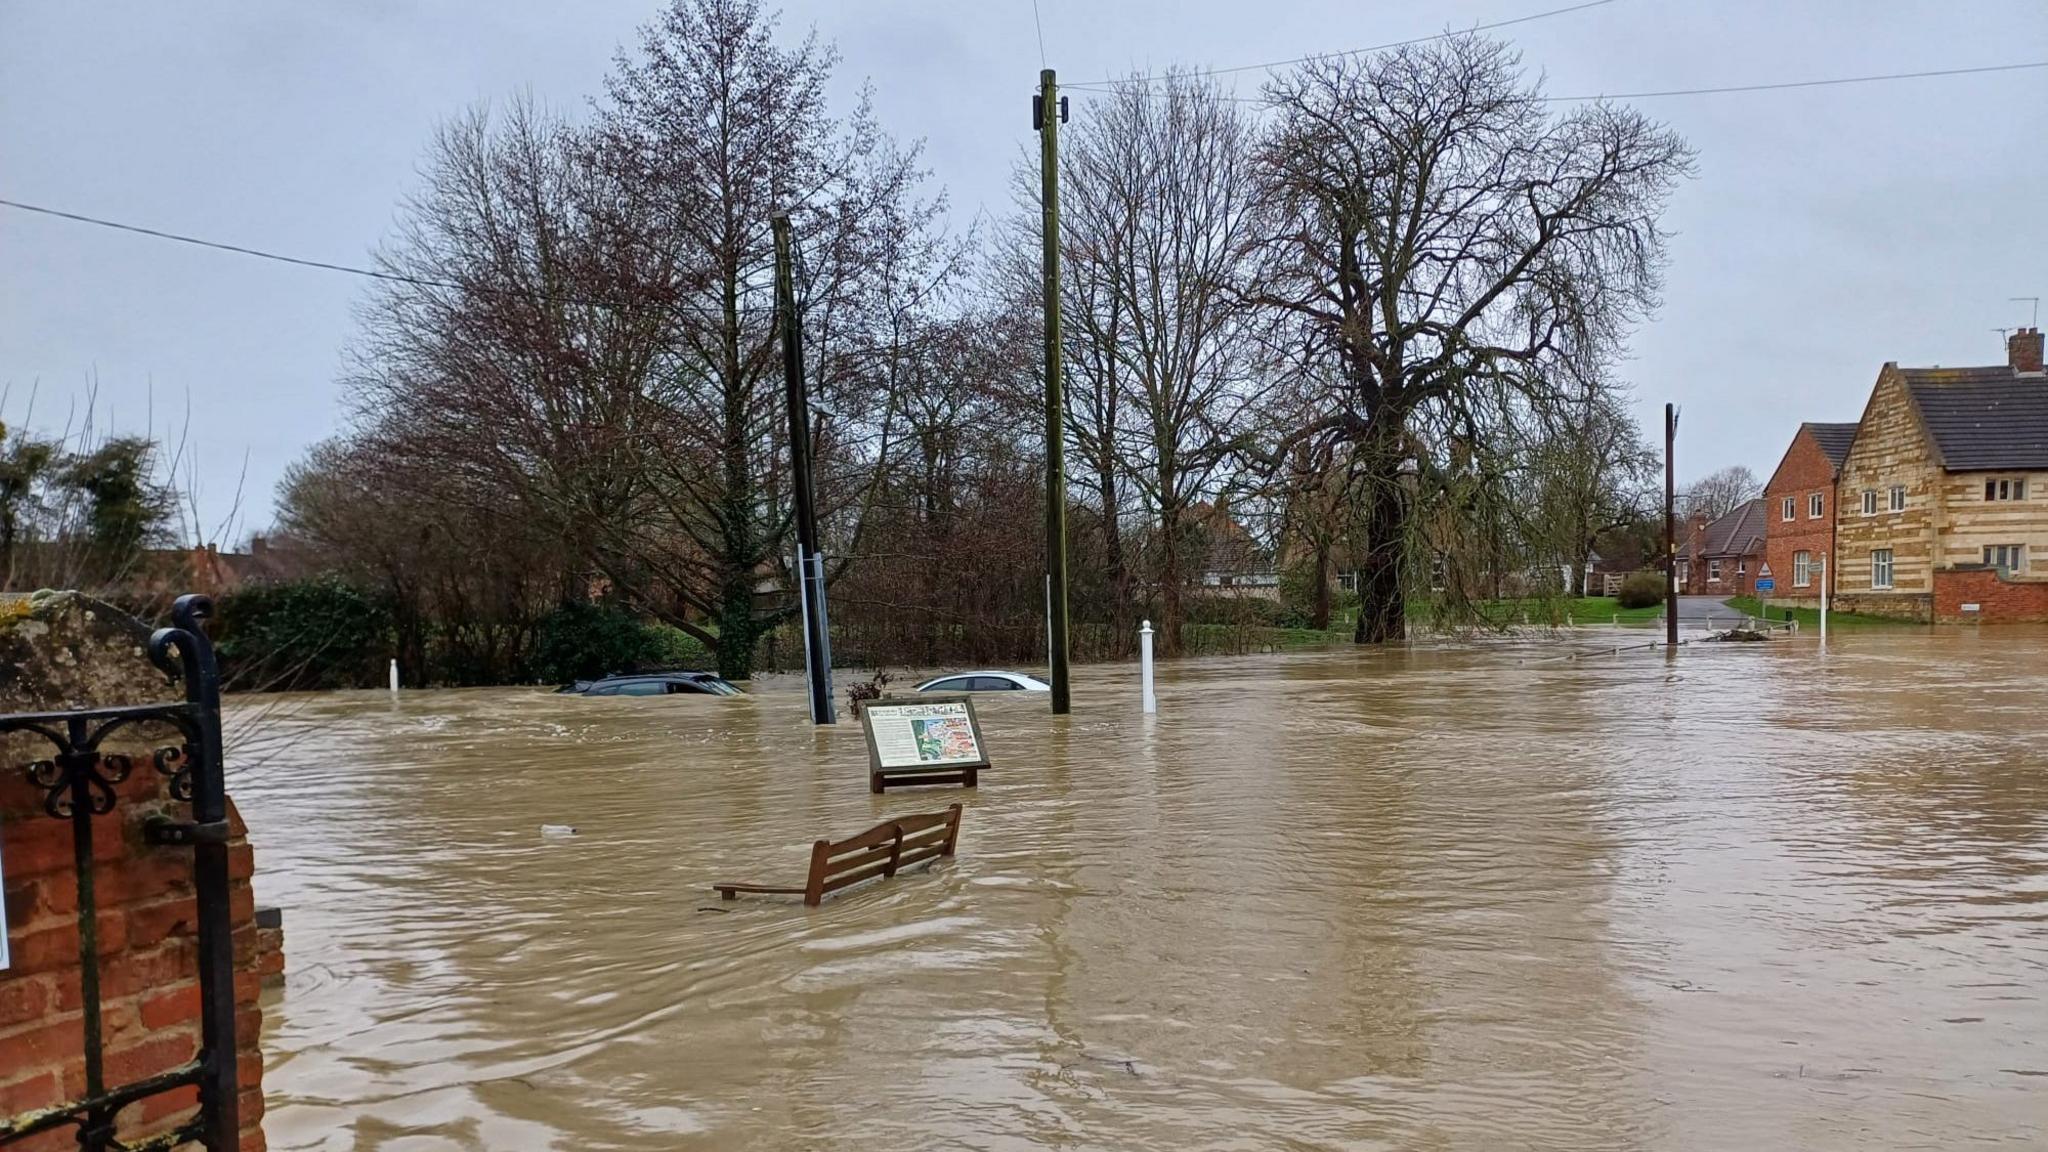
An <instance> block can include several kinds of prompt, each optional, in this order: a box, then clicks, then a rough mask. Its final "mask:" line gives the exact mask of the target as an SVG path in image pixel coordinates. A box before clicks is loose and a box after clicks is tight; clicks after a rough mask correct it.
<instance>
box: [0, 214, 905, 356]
mask: <svg viewBox="0 0 2048 1152" xmlns="http://www.w3.org/2000/svg"><path fill="white" fill-rule="evenodd" d="M0 207H5V208H13V209H16V210H18V211H22V212H33V213H36V214H37V215H41V216H54V217H56V218H58V219H60V220H71V221H74V222H76V223H79V224H90V225H93V226H94V227H96V228H112V229H114V230H116V231H119V232H132V233H135V234H136V235H138V236H151V237H154V238H156V239H158V240H170V241H174V242H176V243H179V244H191V245H194V246H196V247H200V248H211V249H213V250H215V251H217V252H232V253H234V254H235V255H237V256H254V257H256V258H257V259H259V260H274V261H276V262H278V263H280V264H293V265H296V266H298V267H300V268H318V269H320V270H321V271H323V272H345V273H347V274H348V275H350V276H363V277H367V278H369V279H371V280H384V281H388V282H390V283H393V284H411V285H413V286H415V287H420V288H446V289H449V290H451V291H456V292H475V293H479V294H482V295H486V296H506V297H513V298H517V299H522V300H535V301H539V302H541V303H548V304H574V305H577V306H579V307H584V308H602V309H605V310H607V311H611V312H665V311H669V309H667V308H664V307H663V306H661V305H658V304H634V303H628V302H624V301H619V300H605V299H600V298H598V297H592V296H573V295H562V294H551V293H546V292H534V291H531V290H528V289H525V288H498V287H494V286H492V285H489V284H464V283H461V282H458V281H454V280H440V279H436V278H434V277H431V276H411V275H408V274H406V273H403V272H390V271H386V270H384V269H380V268H363V267H360V266H358V265H354V264H336V263H333V262H332V261H328V260H309V259H307V258H305V257H303V256H287V255H285V254H284V253H282V252H270V251H266V250H264V249H262V248H251V247H248V246H247V245H244V244H229V243H226V242H225V241H221V240H208V239H206V238H205V237H202V236H188V235H185V234H184V233H182V232H166V231H164V230H163V229H161V228H145V227H143V226H142V225H140V224H127V223H123V222H122V221H119V220H108V219H106V218H104V217H101V216H88V215H86V214H85V213H83V212H66V211H64V210H63V209H61V208H48V207H44V206H43V205H41V204H26V203H23V202H22V201H20V200H8V199H4V198H0ZM920 342H922V338H921V339H920V340H913V341H909V342H907V343H906V344H905V347H908V346H910V345H913V344H917V343H920ZM898 350H899V349H895V348H892V347H890V346H886V345H874V346H869V347H863V348H848V349H841V350H839V351H840V354H842V355H847V356H866V355H871V354H873V353H876V352H894V351H898Z"/></svg>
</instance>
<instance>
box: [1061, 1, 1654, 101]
mask: <svg viewBox="0 0 2048 1152" xmlns="http://www.w3.org/2000/svg"><path fill="white" fill-rule="evenodd" d="M1612 3H1614V0H1587V2H1586V3H1583V4H1573V5H1571V6H1569V7H1566V8H1552V9H1550V10H1549V11H1547V12H1534V13H1531V14H1529V15H1527V16H1517V17H1515V18H1513V19H1512V20H1496V21H1494V22H1493V23H1491V24H1474V25H1473V26H1472V27H1470V28H1462V29H1458V30H1456V31H1451V32H1438V33H1436V34H1435V35H1432V36H1416V37H1413V38H1412V39H1408V40H1390V41H1388V42H1387V43H1385V44H1375V45H1373V46H1372V47H1370V48H1346V49H1343V50H1342V51H1338V52H1317V53H1314V54H1313V55H1309V56H1296V57H1294V58H1293V59H1291V60H1274V61H1272V62H1271V63H1267V64H1239V65H1236V66H1234V67H1230V68H1208V69H1203V70H1201V71H1198V72H1182V73H1179V75H1182V76H1229V75H1231V74H1233V73H1237V72H1264V71H1267V70H1269V69H1273V68H1291V67H1293V66H1294V65H1296V64H1307V63H1309V62H1311V61H1315V60H1335V59H1337V58H1339V57H1342V56H1364V55H1366V54H1368V53H1372V52H1384V51H1386V50H1387V49H1389V48H1406V47H1407V46H1409V45H1411V44H1428V43H1430V42H1432V41H1436V40H1449V39H1450V38H1452V37H1454V36H1467V35H1470V34H1472V33H1474V32H1491V31H1493V30H1494V29H1496V28H1507V27H1510V26H1512V25H1516V24H1527V23H1529V22H1530V21H1532V20H1547V19H1549V18H1550V17H1552V16H1563V15H1566V14H1568V13H1572V12H1583V11H1585V10H1586V9H1588V8H1599V7H1602V6H1604V5H1607V4H1612ZM1159 79H1163V77H1161V76H1157V75H1153V76H1124V77H1110V78H1108V79H1104V80H1089V81H1086V82H1084V83H1080V84H1068V85H1066V87H1069V88H1101V87H1103V86H1105V85H1112V84H1135V83H1148V82H1150V81H1153V80H1159Z"/></svg>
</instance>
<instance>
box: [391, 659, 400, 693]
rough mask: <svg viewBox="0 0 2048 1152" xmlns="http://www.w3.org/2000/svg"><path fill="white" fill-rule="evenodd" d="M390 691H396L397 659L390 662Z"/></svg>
mask: <svg viewBox="0 0 2048 1152" xmlns="http://www.w3.org/2000/svg"><path fill="white" fill-rule="evenodd" d="M391 691H392V692H394V693H395V692H397V691H398V661H397V660H393V661H392V662H391Z"/></svg>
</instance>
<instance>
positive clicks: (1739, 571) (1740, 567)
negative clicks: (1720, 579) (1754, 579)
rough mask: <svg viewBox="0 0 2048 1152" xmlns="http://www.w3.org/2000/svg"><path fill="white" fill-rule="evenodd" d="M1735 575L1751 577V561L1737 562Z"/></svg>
mask: <svg viewBox="0 0 2048 1152" xmlns="http://www.w3.org/2000/svg"><path fill="white" fill-rule="evenodd" d="M1735 574H1736V575H1737V576H1747V575H1749V561H1747V560H1737V561H1736V562H1735Z"/></svg>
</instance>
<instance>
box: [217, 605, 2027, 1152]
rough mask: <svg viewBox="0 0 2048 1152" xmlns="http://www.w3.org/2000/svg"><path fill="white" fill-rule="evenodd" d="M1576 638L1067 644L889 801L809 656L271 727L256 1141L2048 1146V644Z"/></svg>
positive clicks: (1903, 638)
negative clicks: (843, 871)
mask: <svg viewBox="0 0 2048 1152" xmlns="http://www.w3.org/2000/svg"><path fill="white" fill-rule="evenodd" d="M1602 642H1604V641H1603V640H1602V639H1600V638H1592V639H1588V638H1586V637H1584V636H1581V637H1579V638H1577V639H1576V640H1574V641H1559V640H1555V639H1544V640H1542V641H1529V642H1501V643H1490V644H1484V645H1477V646H1443V647H1428V646H1425V647H1418V648H1414V649H1410V650H1407V651H1402V652H1394V653H1378V652H1375V653H1359V652H1354V651H1350V650H1345V651H1337V652H1330V653H1322V654H1310V655H1299V656H1287V657H1268V658H1247V659H1241V660H1226V661H1209V662H1199V663H1190V664H1185V665H1180V666H1177V667H1176V666H1163V667H1162V677H1161V683H1160V689H1159V697H1160V711H1159V714H1158V715H1157V717H1155V718H1151V719H1147V718H1145V717H1142V716H1141V715H1140V714H1139V712H1138V707H1137V686H1136V682H1135V681H1136V672H1135V669H1133V668H1129V667H1091V668H1085V669H1081V670H1080V671H1079V672H1078V673H1077V678H1076V692H1075V707H1074V714H1073V715H1072V716H1071V717H1068V718H1061V719H1057V720H1056V719H1054V718H1053V717H1051V716H1049V715H1047V714H1046V711H1045V705H1044V703H1043V701H1044V697H1038V698H1036V699H1019V698H1016V697H984V698H983V699H982V701H981V712H982V718H983V728H984V730H985V735H986V739H987V741H988V744H989V746H990V748H991V751H992V753H993V756H994V759H995V762H996V767H995V768H994V769H993V770H990V771H986V772H984V773H983V775H982V784H981V787H980V789H979V790H978V791H976V792H967V793H962V792H960V791H958V790H947V791H932V792H924V793H919V792H892V793H890V794H889V795H887V796H886V797H871V796H870V795H869V794H868V792H867V791H866V780H865V765H866V752H865V748H864V745H863V742H862V737H861V731H860V728H859V726H858V725H857V724H854V723H846V722H842V724H841V725H840V726H839V727H838V728H836V729H831V730H825V731H822V732H814V731H813V730H812V729H811V728H810V727H809V725H808V724H807V722H806V719H805V714H804V708H803V701H802V697H801V695H800V692H799V690H798V685H797V684H796V683H794V682H793V681H790V680H788V679H786V678H784V679H782V680H780V681H770V682H766V683H764V684H762V685H760V686H759V690H758V691H757V692H756V694H754V695H752V696H749V697H748V698H745V699H739V700H729V699H722V698H715V697H675V698H654V699H631V698H613V699H585V698H572V697H560V696H553V695H549V694H547V693H546V692H545V691H544V690H535V689H526V690H519V689H495V690H482V691H445V692H443V691H437V692H417V693H406V694H404V695H403V696H402V697H401V698H399V699H398V700H397V701H396V702H393V701H392V700H391V699H390V698H389V697H387V696H385V695H384V694H381V693H354V694H338V695H328V696H319V697H297V698H283V699H273V700H268V701H249V700H243V701H241V702H240V703H239V704H238V705H237V709H238V711H237V712H236V714H235V715H234V716H233V717H231V721H232V723H233V724H234V725H235V726H236V727H239V728H241V729H243V730H244V731H245V732H248V731H249V730H250V728H251V726H252V725H253V724H255V723H256V722H257V721H258V719H259V715H258V714H259V712H261V713H262V715H261V717H260V719H261V735H260V736H255V735H249V736H246V737H245V742H244V744H243V746H242V747H241V748H240V750H239V752H238V755H237V757H235V758H231V772H232V776H231V781H230V783H231V787H232V790H233V792H234V794H235V796H236V798H237V800H238V802H239V803H240V805H241V807H242V811H243V812H244V814H245V816H246V818H247V820H248V823H249V826H250V828H251V830H252V837H253V839H254V840H255V842H256V845H257V861H258V869H259V871H258V875H257V884H258V891H259V894H260V896H261V897H262V899H263V900H264V901H265V902H266V903H276V904H279V905H281V906H283V907H284V909H285V912H286V928H287V932H288V950H289V965H290V966H289V979H288V983H287V987H286V989H285V990H284V991H283V993H282V994H281V995H275V996H273V998H272V999H271V1000H270V1002H269V1004H268V1008H267V1011H268V1015H267V1018H266V1026H265V1045H266V1048H267V1063H268V1069H267V1071H266V1073H265V1090H266V1092H267V1094H268V1096H269V1101H270V1113H269V1117H268V1119H267V1121H266V1128H267V1131H268V1134H269V1137H270V1142H271V1147H272V1148H275V1149H332V1150H342V1149H377V1150H386V1152H399V1150H406V1152H428V1150H443V1149H489V1150H493V1152H502V1150H524V1149H561V1150H565V1152H567V1150H582V1149H677V1148H682V1149H698V1148H703V1149H782V1148H789V1149H810V1148H852V1147H872V1148H886V1149H939V1148H946V1149H958V1148H967V1149H1029V1148H1061V1149H1104V1150H1138V1149H1171V1150H1175V1152H1184V1150H1188V1149H1281V1148H1286V1149H1309V1148H1316V1149H1323V1148H1330V1149H1337V1148H1343V1149H1379V1148H1388V1149H1396V1148H1398V1149H1496V1148H1555V1149H1575V1150H1577V1149H1638V1148H1641V1149H1722V1148H1726V1149H1742V1150H1745V1152H1751V1150H1758V1152H1760V1150H1765V1149H1781V1148H1799V1149H1852V1148H1854V1149H1863V1148H1955V1147H1960V1146H1964V1145H1974V1144H1993V1145H2000V1144H2002V1145H2005V1146H2016V1147H2048V707H2044V704H2048V632H2040V631H2010V632H1994V631H1989V630H1987V631H1985V632H1984V633H1983V634H1982V635H1978V634H1976V633H1973V632H1964V631H1957V632H1947V633H1940V634H1934V635H1929V634H1927V633H1924V632H1921V631H1919V630H1903V631H1901V632H1897V633H1883V634H1868V633H1864V634H1852V635H1849V636H1847V637H1843V638H1837V641H1836V643H1835V645H1834V650H1833V652H1831V653H1830V654H1829V656H1828V657H1827V658H1826V660H1825V661H1824V662H1823V661H1821V660H1819V659H1817V658H1816V651H1815V647H1814V644H1813V643H1812V641H1811V639H1808V640H1806V641H1794V642H1785V643H1774V644H1770V645H1744V646H1735V645H1729V646H1723V647H1720V648H1692V649H1688V650H1686V651H1685V652H1684V653H1683V654H1682V655H1681V656H1680V658H1678V659H1677V660H1675V661H1669V662H1667V660H1666V658H1665V657H1664V656H1662V655H1659V654H1653V653H1645V652H1636V653H1624V654H1623V655H1621V656H1619V657H1614V656H1603V657H1600V658H1596V659H1588V660H1584V661H1563V660H1555V659H1547V660H1546V659H1541V658H1542V657H1547V656H1552V655H1554V654H1556V653H1558V652H1561V651H1566V650H1568V649H1569V648H1570V647H1572V646H1577V647H1585V648H1590V647H1594V646H1596V645H1598V644H1600V643H1602ZM842 688H843V684H842ZM236 759H239V761H240V766H239V767H238V768H237V767H235V760H236ZM956 799H960V800H964V802H965V804H966V814H965V819H964V822H963V826H962V831H961V835H960V849H959V855H958V857H957V859H955V860H954V861H952V862H950V863H944V864H942V865H940V866H938V867H937V868H935V869H933V870H931V871H929V872H927V873H922V874H920V873H910V874H906V875H904V876H902V877H899V878H897V879H895V880H893V881H890V882H886V883H884V884H880V885H872V886H868V887H865V888H857V889H854V890H851V891H850V892H848V893H846V894H844V895H843V896H841V897H839V898H837V899H828V900H827V901H826V903H825V906H824V907H822V908H820V909H816V910H808V909H805V908H804V907H802V906H801V904H800V903H797V902H794V901H790V900H783V899H776V898H769V899H754V900H742V901H738V902H735V903H732V904H726V905H723V906H721V905H720V902H719V901H718V899H717V897H716V896H715V895H714V894H712V893H711V892H709V891H708V889H707V887H706V886H707V885H709V884H710V883H712V882H713V881H719V880H742V881H746V880H751V881H762V882H768V883H800V882H801V877H802V875H803V872H804V869H805V866H806V863H807V860H808V849H809V844H810V843H811V841H812V840H813V839H815V838H818V837H820V836H845V835H849V834H851V833H853V832H856V831H859V830H860V829H862V828H865V827H867V826H868V825H870V824H872V823H875V822H876V821H878V820H879V819H881V818H883V817H885V816H887V815H890V814H895V813H904V812H913V811H923V810H927V809H934V808H940V807H943V806H944V805H945V804H947V803H949V802H952V801H953V800H956ZM543 824H562V825H574V826H575V827H576V829H577V830H578V831H577V835H575V836H574V837H573V838H565V837H558V836H544V835H543V834H542V832H541V826H542V825H543Z"/></svg>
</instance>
